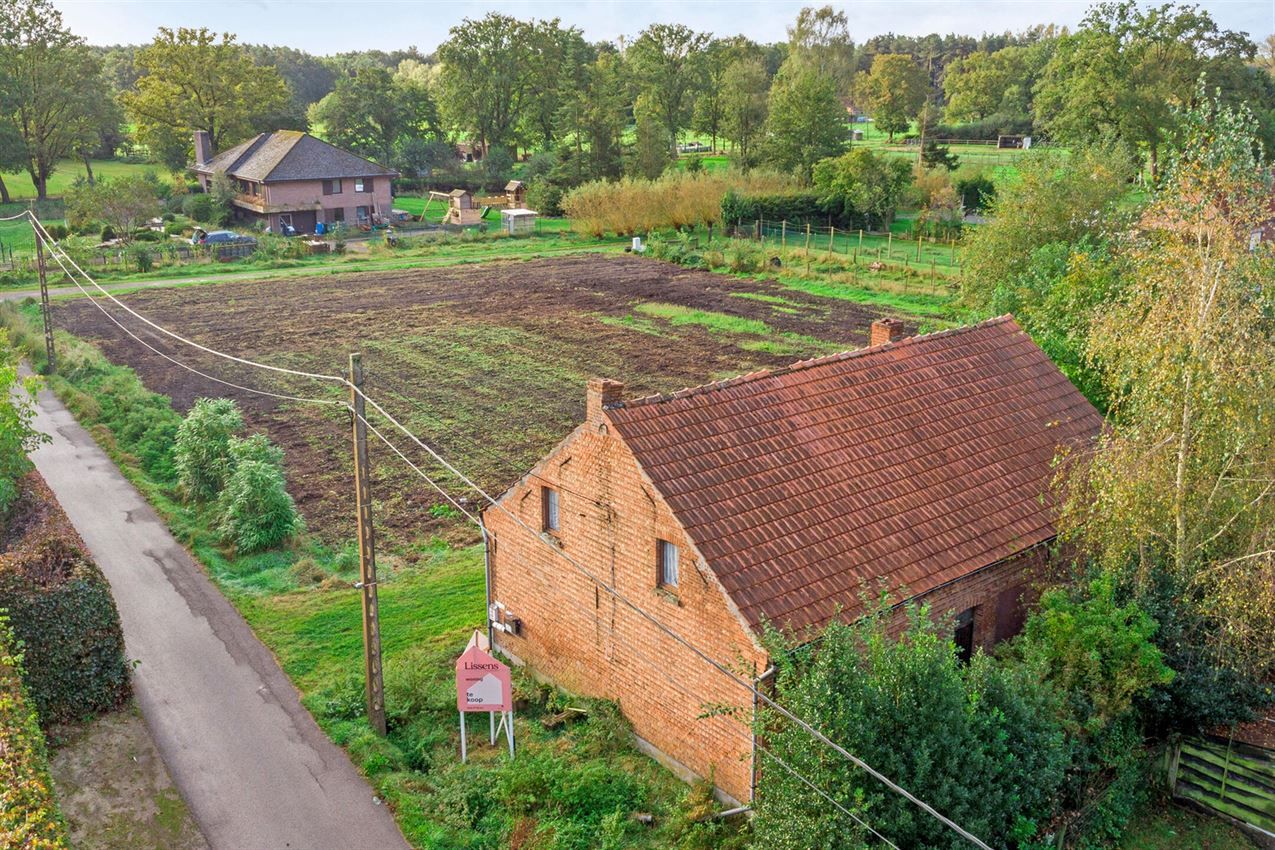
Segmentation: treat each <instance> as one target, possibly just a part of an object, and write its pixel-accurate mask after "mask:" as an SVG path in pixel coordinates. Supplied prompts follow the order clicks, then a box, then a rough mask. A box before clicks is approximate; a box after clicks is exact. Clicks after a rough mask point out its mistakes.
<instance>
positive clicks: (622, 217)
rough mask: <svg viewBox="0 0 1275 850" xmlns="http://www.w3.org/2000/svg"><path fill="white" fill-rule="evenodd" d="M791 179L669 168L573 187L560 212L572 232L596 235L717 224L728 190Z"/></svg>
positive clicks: (770, 187)
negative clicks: (571, 224)
mask: <svg viewBox="0 0 1275 850" xmlns="http://www.w3.org/2000/svg"><path fill="white" fill-rule="evenodd" d="M790 183H791V179H790V178H787V177H778V176H776V175H768V174H764V173H761V172H752V173H750V174H748V175H738V174H684V173H679V172H671V173H669V174H665V175H664V176H663V177H659V178H657V179H655V180H644V179H640V178H639V179H634V178H625V179H624V180H620V181H618V182H608V181H604V180H595V181H593V182H592V183H585V184H584V185H583V186H579V187H577V188H575V189H572V190H571V192H569V193H568V194H567V196H566V197H565V198H564V199H563V201H562V208H563V211H564V212H566V214H567V215H569V216H570V217H571V218H572V219H573V220H574V225H575V227H576V229H577V230H580V231H583V232H585V233H590V234H592V235H594V236H601V235H603V234H604V233H617V234H620V235H622V236H631V235H633V234H636V233H647V232H650V231H652V230H660V229H666V228H670V227H671V228H678V229H681V228H687V227H694V226H696V225H711V224H716V223H717V222H718V221H720V220H721V219H722V197H723V196H724V195H725V194H726V192H727V190H728V189H731V188H735V189H736V190H737V191H758V192H760V191H775V190H777V189H779V188H782V187H784V186H787V185H789V184H790Z"/></svg>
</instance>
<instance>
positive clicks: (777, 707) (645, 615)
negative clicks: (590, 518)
mask: <svg viewBox="0 0 1275 850" xmlns="http://www.w3.org/2000/svg"><path fill="white" fill-rule="evenodd" d="M31 218H32V221H33V222H34V223H35V224H36V225H37V226H38V227H39V228H40V230H41V231H42V232H44V233H45V235H46V237H47V231H45V230H44V227H43V225H41V224H40V223H39V220H38V219H36V218H35V217H34V215H33V216H32V217H31ZM50 241H51V240H50ZM50 253H53V252H52V250H51V252H50ZM63 253H65V251H63ZM67 260H68V262H70V263H71V265H72V266H74V267H75V268H76V269H77V270H78V271H79V272H80V274H82V275H83V276H84V277H85V279H87V280H88V281H89V282H90V283H92V284H93V285H94V286H95V287H96V288H97V289H98V290H99V291H100V292H102V293H103V294H105V295H106V296H107V297H108V298H110V299H111V300H112V301H114V302H115V303H116V304H118V305H119V306H121V307H123V308H124V309H125V310H127V311H128V312H129V313H130V314H132V315H134V316H136V317H137V318H139V319H141V320H142V321H144V322H145V323H146V324H148V325H150V326H151V327H154V328H155V329H156V330H158V331H160V332H161V333H164V334H165V335H167V336H170V337H172V338H173V339H176V340H178V341H180V342H184V343H186V344H187V345H190V346H192V347H194V348H197V349H199V350H201V351H205V352H207V353H209V354H213V355H215V356H218V357H222V358H225V359H227V360H231V361H234V362H237V363H241V364H243V365H246V366H251V367H256V368H260V369H266V370H269V371H272V372H280V373H285V374H292V375H297V376H300V377H306V378H314V379H318V380H328V381H335V382H337V383H340V384H342V385H344V386H347V387H349V388H350V389H351V390H352V391H353V392H354V393H357V394H358V395H359V396H361V397H362V398H363V400H364V402H365V403H367V404H368V405H370V406H371V407H372V408H373V409H374V410H375V411H376V412H377V413H379V414H380V415H381V416H382V417H384V418H385V420H386V421H387V422H389V423H390V424H391V425H393V426H394V427H395V428H397V429H398V430H399V431H400V432H401V433H402V434H403V435H404V436H406V437H407V438H408V439H409V440H410V441H412V442H414V443H416V445H417V446H419V447H420V448H421V449H423V450H424V451H425V452H427V453H428V454H429V455H430V456H431V457H433V458H434V460H435V461H436V462H437V463H439V464H440V465H441V466H442V467H443V468H444V469H446V470H447V471H448V472H450V473H451V474H452V475H454V476H455V477H456V478H457V479H458V480H459V481H461V482H463V483H464V484H466V485H467V486H468V487H469V488H470V489H472V490H474V491H475V492H476V493H478V494H479V495H480V496H482V498H483V499H485V500H486V501H487V502H488V503H489V504H490V505H491V506H492V507H494V508H496V509H497V510H498V511H500V512H501V513H503V514H505V515H506V516H507V517H509V519H510V520H511V521H512V522H513V523H514V524H515V525H516V526H518V527H519V528H521V529H522V530H523V531H525V532H526V533H527V534H529V535H531V537H533V538H534V539H536V540H538V541H540V542H541V544H543V545H544V546H545V547H546V548H547V549H548V550H549V551H550V552H553V553H555V554H557V555H558V556H559V557H561V558H563V559H564V560H565V561H567V563H568V564H570V565H571V566H572V568H573V569H575V570H576V571H577V572H579V573H580V574H581V575H583V576H584V577H585V578H587V579H588V580H590V581H591V582H593V583H594V584H595V585H596V586H597V587H599V588H601V589H602V590H605V591H606V592H607V594H608V595H609V596H611V597H612V598H613V599H616V600H617V601H619V602H621V603H622V604H623V605H624V606H625V607H627V608H629V609H630V610H631V611H633V612H634V613H635V614H637V615H638V616H639V617H641V618H642V619H644V620H646V621H647V622H648V623H650V624H651V625H652V626H654V627H655V628H656V629H657V630H658V631H660V632H663V633H664V634H665V635H667V636H668V637H670V638H671V639H673V640H674V641H675V642H676V643H678V644H679V645H680V646H682V647H683V648H685V649H686V650H688V651H690V652H691V653H692V654H693V655H695V656H697V657H698V658H700V659H701V660H703V661H704V662H706V663H707V664H709V665H710V666H711V667H713V668H714V669H715V670H717V671H718V672H719V673H721V674H722V675H724V676H726V677H727V678H728V679H730V680H731V681H733V682H735V683H736V684H738V685H739V686H741V687H743V688H744V689H746V690H748V691H749V692H751V693H752V694H753V695H754V696H755V697H756V698H757V699H758V700H760V701H762V702H764V703H766V704H767V705H768V706H770V707H771V709H773V710H774V711H776V712H777V713H779V714H780V715H782V716H783V717H785V718H786V719H788V720H789V721H791V722H792V723H795V724H796V725H797V726H799V727H800V728H802V729H803V730H804V731H806V732H807V733H808V734H809V735H811V736H812V737H813V738H815V739H816V740H818V741H820V742H821V743H823V744H824V745H825V746H828V747H830V748H831V749H832V750H834V751H835V752H837V753H838V754H839V755H841V756H842V757H843V758H844V759H846V760H847V761H849V762H850V763H852V764H854V765H855V766H856V767H858V768H859V769H861V770H863V771H864V772H865V773H867V774H868V775H870V776H872V777H873V778H875V779H876V780H877V781H878V782H880V783H882V784H883V785H885V786H886V787H887V788H889V789H890V790H892V791H894V792H895V793H896V794H899V795H900V796H902V797H904V798H905V799H907V800H908V801H910V802H911V803H912V804H913V805H915V806H917V807H918V808H920V809H921V810H922V811H924V812H926V813H927V814H929V815H931V816H932V817H934V818H935V819H936V820H938V821H939V822H940V823H942V824H944V825H945V826H947V827H948V828H949V829H951V830H953V831H954V832H956V833H957V834H958V835H960V836H961V837H963V838H965V839H966V840H967V841H969V842H970V843H972V844H974V845H975V846H977V847H979V848H981V849H982V850H992V848H991V847H990V846H988V845H987V844H986V843H985V842H983V841H982V840H981V839H979V838H978V837H976V836H975V835H973V834H972V833H970V832H969V831H967V830H966V829H964V828H963V827H961V826H960V825H959V824H957V823H956V822H955V821H953V820H951V819H950V818H948V817H946V816H945V815H943V814H941V813H940V812H939V811H938V810H936V809H935V808H934V807H933V806H931V805H930V804H928V803H926V802H925V801H924V800H921V799H920V798H919V797H917V796H916V795H914V794H912V793H911V792H910V791H908V790H907V789H906V788H903V787H902V786H901V785H899V784H898V783H896V782H894V781H893V780H891V779H890V778H889V777H887V776H885V775H884V774H882V773H881V772H880V771H878V770H876V769H875V768H873V767H872V766H871V765H869V764H868V763H867V762H865V761H864V760H863V759H861V758H859V757H858V756H856V755H854V754H853V753H851V752H850V751H849V750H847V749H846V748H845V747H843V746H841V745H840V744H838V743H836V742H835V741H833V740H832V739H831V738H829V737H828V736H827V735H825V734H824V733H823V732H821V731H820V730H819V729H817V728H816V727H815V726H813V725H812V724H811V723H809V722H808V721H806V720H804V719H802V718H800V717H798V716H797V715H796V714H794V713H793V712H791V711H790V710H788V709H787V708H785V707H784V706H783V705H781V704H780V703H778V702H777V701H775V700H774V699H773V698H772V697H770V696H769V695H768V694H766V693H764V692H763V691H761V690H759V689H758V688H756V687H755V686H754V685H753V684H752V683H751V682H748V681H746V680H744V679H741V678H740V677H739V676H737V675H736V674H735V673H734V672H733V671H731V670H730V669H729V668H728V667H726V666H725V665H723V664H722V663H721V662H719V661H717V660H716V659H714V658H712V657H711V656H709V655H708V654H707V653H706V652H704V651H703V650H701V649H699V648H698V647H696V646H695V645H694V644H692V643H691V642H690V641H689V640H687V639H686V638H684V637H682V636H681V635H680V634H678V633H677V632H676V631H674V630H673V629H672V628H670V627H668V626H666V625H665V624H664V623H663V622H661V621H660V620H659V618H657V617H655V616H654V615H652V614H650V613H649V612H647V611H646V610H645V609H644V608H642V607H641V606H640V605H638V604H637V603H636V602H633V601H632V600H630V599H629V598H628V597H626V596H624V594H622V593H621V592H620V591H619V590H618V589H616V588H615V587H613V586H612V585H610V584H608V583H607V582H606V581H605V580H603V579H601V578H599V577H597V576H595V575H594V574H593V573H592V571H590V570H589V568H588V567H586V566H585V565H584V564H582V563H580V562H579V561H578V560H576V559H575V558H573V557H572V556H571V555H570V554H568V553H567V552H565V551H563V550H561V549H559V548H558V547H556V546H553V545H552V544H551V543H549V542H548V541H547V540H545V539H544V538H543V537H541V536H540V535H539V534H538V533H536V531H535V530H534V529H532V528H531V527H530V526H529V525H527V524H526V523H525V522H523V520H522V519H521V518H520V517H518V516H517V515H516V514H514V513H513V512H512V511H510V510H509V509H508V508H506V507H505V506H504V505H502V504H500V503H499V502H498V501H497V500H496V499H495V498H493V497H492V496H491V495H490V494H488V493H487V492H486V491H485V490H483V489H482V488H481V487H479V486H478V485H477V484H476V483H474V481H473V480H472V479H471V478H469V476H467V475H465V474H464V473H463V472H461V471H460V470H459V469H457V468H456V467H455V466H454V465H453V464H451V463H450V462H449V461H448V460H447V459H446V458H444V457H443V456H442V455H440V454H439V453H438V452H437V451H435V450H434V449H433V448H432V447H431V446H429V445H428V444H426V443H425V442H424V441H422V440H421V439H420V438H419V437H417V436H416V435H415V434H414V433H412V432H411V431H410V430H408V429H407V428H406V427H405V426H404V425H403V424H402V423H400V422H399V421H398V420H397V419H396V418H394V416H392V415H391V414H390V413H389V412H388V411H387V410H386V409H385V408H384V407H382V406H381V405H380V404H379V403H378V402H377V401H376V400H375V399H373V398H371V397H370V396H368V395H367V394H366V393H365V392H364V391H363V390H362V389H361V388H359V387H357V386H354V385H353V384H352V383H351V382H350V381H348V380H347V379H345V378H343V377H339V376H333V375H322V374H315V373H310V372H301V371H297V370H293V369H286V368H283V367H279V366H271V365H269V364H265V363H258V362H256V361H252V360H247V359H245V358H241V357H236V356H234V355H230V354H226V353H224V352H220V351H217V350H215V349H212V348H208V347H207V346H203V345H200V344H199V343H196V342H193V341H191V340H188V339H186V338H185V337H182V336H181V335H180V334H177V333H175V332H173V331H169V330H168V329H166V328H163V327H161V326H160V325H158V324H156V323H155V322H152V321H151V320H150V319H148V318H146V317H145V316H143V315H141V314H140V313H137V312H136V311H134V310H133V309H132V308H130V307H128V306H127V305H125V304H124V303H123V302H121V301H120V300H119V299H117V298H116V297H115V296H114V295H112V294H111V293H110V292H108V291H106V290H105V289H103V288H102V287H101V285H100V284H98V283H97V281H95V280H93V278H92V276H91V275H89V274H88V273H87V272H85V271H84V270H83V269H82V268H80V266H79V265H78V264H76V263H75V261H74V260H73V259H71V258H70V257H69V256H68V257H67ZM59 265H62V268H63V270H64V271H66V267H65V265H63V264H62V263H61V261H60V260H59ZM68 275H69V272H68ZM72 277H73V276H72ZM73 279H74V278H73ZM76 285H77V287H79V284H78V283H77V284H76ZM79 288H80V289H81V291H83V287H79ZM85 294H86V295H87V294H88V293H87V292H86V293H85ZM99 307H100V305H99ZM103 312H104V313H105V310H103ZM105 314H106V315H107V316H108V317H109V316H110V314H109V313H105ZM111 318H112V320H114V317H111ZM116 324H119V322H116ZM120 327H121V328H123V325H120ZM125 330H126V331H127V329H125ZM129 333H130V335H131V336H134V338H135V339H136V338H137V337H136V335H134V334H132V333H131V332H129ZM139 341H140V339H139ZM143 344H145V343H143ZM147 347H148V348H151V346H149V345H147ZM151 350H153V351H154V350H155V349H153V348H152V349H151ZM156 353H160V352H158V351H156ZM161 356H165V357H167V356H166V355H161ZM167 359H170V360H171V358H167ZM174 362H175V361H174ZM183 368H188V367H184V366H183ZM190 371H192V372H195V371H196V370H194V369H191V370H190ZM196 373H197V374H202V373H198V372H196ZM204 377H210V376H204ZM213 380H217V379H213ZM219 382H220V383H224V384H227V385H230V384H229V382H225V381H219ZM231 386H233V385H231ZM243 389H247V388H243ZM247 391H249V392H254V390H251V389H247ZM255 392H262V391H255ZM263 394H267V395H269V393H263ZM297 400H304V399H297ZM324 403H328V402H324ZM364 421H365V422H366V419H365V420H364ZM382 439H384V438H383V437H382ZM386 443H387V445H390V446H391V448H394V449H395V451H396V453H398V454H399V456H400V457H401V458H403V459H404V460H407V458H406V457H405V456H404V455H403V454H402V453H401V452H398V450H397V449H396V448H395V447H394V446H393V445H392V444H390V443H389V442H388V440H387V441H386ZM409 464H410V462H409ZM413 467H414V468H415V466H414V465H413ZM417 472H418V474H421V475H422V476H423V477H426V479H427V480H429V479H428V477H427V476H424V473H423V472H421V471H420V470H419V469H417ZM431 483H433V482H432V481H431ZM434 486H435V489H438V490H439V491H440V492H443V491H442V489H441V488H439V487H438V486H437V485H434ZM444 495H445V496H446V495H447V494H446V493H444ZM448 498H449V501H452V500H451V499H450V497H448ZM453 504H454V505H455V504H457V503H456V502H454V501H453ZM464 513H465V514H466V516H468V517H470V519H471V521H474V522H476V523H477V524H478V525H479V527H480V528H482V527H483V526H482V523H481V521H480V520H477V519H475V518H474V517H473V515H472V514H470V513H469V512H468V511H464Z"/></svg>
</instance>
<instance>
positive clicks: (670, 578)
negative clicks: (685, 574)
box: [655, 540, 678, 587]
mask: <svg viewBox="0 0 1275 850" xmlns="http://www.w3.org/2000/svg"><path fill="white" fill-rule="evenodd" d="M655 559H656V567H657V570H658V572H657V575H658V581H659V585H660V587H677V566H678V551H677V546H675V545H674V544H672V543H670V542H668V541H667V540H657V541H655Z"/></svg>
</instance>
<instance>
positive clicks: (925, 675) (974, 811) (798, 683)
mask: <svg viewBox="0 0 1275 850" xmlns="http://www.w3.org/2000/svg"><path fill="white" fill-rule="evenodd" d="M910 616H911V626H910V628H909V629H908V630H907V632H906V633H905V634H904V635H903V637H902V638H900V639H897V640H896V639H894V638H892V637H890V636H889V633H888V630H887V622H886V620H887V618H886V617H885V616H880V615H878V616H870V617H868V618H866V619H865V620H864V621H862V622H861V623H860V624H859V625H858V626H855V627H851V626H845V625H842V624H840V623H835V622H834V623H833V624H832V625H830V626H828V628H827V629H826V630H825V631H824V633H823V636H822V638H821V640H820V641H819V643H818V645H817V647H815V648H813V649H805V650H798V651H797V652H796V653H794V654H790V652H789V649H788V648H787V647H784V646H782V644H781V645H777V646H776V651H774V652H772V657H773V658H775V659H776V666H777V678H776V686H777V688H778V693H779V698H780V700H781V702H783V703H784V704H786V705H787V707H788V708H789V709H791V710H792V711H793V712H794V713H795V714H797V715H798V716H806V717H814V716H817V717H820V718H821V719H822V727H823V730H824V731H825V733H827V734H828V735H829V736H830V737H831V738H833V739H834V740H837V741H838V742H840V743H842V744H843V745H844V746H846V747H847V748H848V749H849V750H851V751H852V752H855V753H857V754H858V755H860V756H861V757H862V758H863V759H864V760H865V761H867V762H868V763H869V764H871V765H873V766H874V767H876V768H877V769H878V770H880V771H882V772H883V773H885V774H886V775H888V776H890V777H892V778H893V779H895V780H896V781H898V782H899V783H900V784H902V785H903V786H905V787H907V788H908V789H909V790H911V791H912V792H913V793H915V794H917V795H918V796H920V797H921V798H923V799H925V800H926V801H927V802H929V803H930V804H932V805H933V806H935V807H936V808H937V809H938V810H939V811H942V812H943V813H944V814H946V815H948V816H949V817H951V818H952V819H953V820H955V821H957V822H958V823H960V824H961V825H962V826H965V827H966V828H968V829H970V830H971V831H972V832H974V833H975V834H977V835H979V836H981V837H982V838H984V839H988V840H990V841H991V843H992V844H994V845H996V846H1004V845H1006V844H1008V843H1009V839H1010V838H1011V836H1020V837H1029V836H1030V835H1031V834H1033V833H1034V832H1035V831H1036V825H1035V824H1036V823H1038V822H1041V821H1042V820H1044V819H1047V818H1048V817H1049V816H1050V815H1051V814H1052V806H1053V802H1054V800H1055V797H1056V793H1057V789H1058V787H1059V786H1060V785H1061V783H1062V781H1063V778H1064V774H1065V769H1066V767H1067V763H1068V759H1067V750H1066V748H1065V747H1064V746H1063V729H1062V726H1061V724H1060V722H1059V720H1058V715H1057V710H1056V707H1055V703H1056V696H1055V694H1054V693H1053V692H1052V691H1051V690H1050V689H1049V688H1048V687H1047V686H1046V685H1044V684H1042V683H1041V681H1040V680H1039V679H1038V678H1036V677H1035V676H1034V675H1032V674H1031V672H1030V671H1028V670H1025V669H1015V668H1009V667H1005V666H1003V665H1001V664H999V663H998V662H996V661H995V660H994V659H991V658H988V657H987V656H982V655H980V656H976V658H975V659H974V661H973V663H972V664H970V665H968V666H965V665H962V664H961V663H960V662H959V661H958V660H957V658H956V654H955V651H954V646H953V644H952V642H951V640H950V639H948V638H946V637H942V638H941V637H940V636H939V634H938V632H937V630H936V628H935V626H934V624H933V622H932V621H931V619H930V616H929V611H928V610H927V609H924V608H921V609H916V608H913V609H910ZM771 640H772V642H773V641H776V640H778V639H777V637H776V636H774V635H772V636H771ZM758 726H759V729H758V731H759V732H762V733H763V734H764V735H765V736H766V738H767V739H768V740H769V741H770V746H769V747H768V749H770V750H773V751H775V752H776V754H778V755H779V757H780V758H783V759H784V761H785V762H787V763H789V764H790V765H792V766H793V768H794V769H795V770H797V771H799V772H800V773H802V774H803V775H804V776H806V777H807V778H809V779H810V780H811V781H813V782H814V783H815V784H817V785H819V786H820V787H822V788H823V789H825V790H826V791H827V792H828V793H829V794H831V795H832V796H833V797H835V798H836V799H838V800H841V801H844V802H845V804H846V806H847V808H849V809H850V810H851V811H855V810H856V809H858V810H859V811H860V812H863V811H865V810H866V811H867V812H869V814H868V819H869V820H870V821H871V822H872V823H873V824H874V825H875V826H877V827H878V828H879V829H881V830H882V831H883V832H884V833H885V834H887V835H889V836H890V839H891V840H892V841H894V842H895V843H897V844H898V845H899V846H900V847H931V848H939V847H949V846H950V847H958V846H965V845H964V844H963V843H960V841H961V839H959V838H958V837H956V836H955V835H953V834H952V833H950V832H949V831H948V830H947V828H946V827H944V826H943V825H942V824H940V823H938V822H937V821H935V820H933V819H931V818H927V817H924V816H921V815H919V814H918V813H917V811H916V809H915V808H914V807H913V806H912V805H911V803H909V802H908V801H907V800H905V799H903V798H901V797H898V796H896V795H894V794H890V793H888V792H884V791H883V790H882V789H881V787H880V785H878V784H877V783H875V782H874V781H873V780H871V779H868V778H866V777H865V776H863V775H862V774H861V773H860V772H859V771H856V770H853V769H851V766H850V765H848V764H846V762H844V761H843V760H841V758H840V757H838V756H837V755H836V754H835V753H831V752H830V751H829V750H828V749H827V748H825V747H823V746H822V745H820V744H818V743H817V742H815V741H813V740H812V739H811V737H810V736H809V735H808V734H807V733H806V732H805V731H803V730H801V729H799V728H796V727H794V726H793V725H792V724H789V723H785V722H784V721H783V720H782V719H781V718H779V717H776V716H775V715H774V714H773V713H772V712H763V713H762V716H761V717H760V718H759V721H758ZM763 764H766V769H763V770H762V773H761V787H760V791H759V794H758V806H757V819H756V821H755V826H756V833H755V837H756V840H757V843H758V845H759V846H766V847H769V848H773V850H788V848H791V850H805V848H808V847H814V846H820V847H824V846H826V847H834V846H857V845H855V844H854V843H853V841H848V840H846V839H845V837H844V836H847V835H848V836H858V835H861V833H860V832H859V828H858V826H857V825H856V824H855V823H854V822H852V821H851V820H850V819H848V818H845V817H843V816H841V815H840V814H838V813H835V812H830V811H829V810H828V807H827V806H826V805H824V802H823V800H822V799H820V798H817V797H815V796H813V795H811V794H810V792H809V789H808V788H807V787H806V785H805V784H803V783H802V782H801V781H800V780H798V779H796V778H794V777H793V776H792V775H791V774H789V773H788V772H786V771H783V770H782V769H778V768H776V769H773V770H772V769H769V768H770V767H772V765H769V764H768V763H767V762H763ZM955 776H959V777H960V781H959V782H954V781H953V777H955ZM865 837H866V836H865Z"/></svg>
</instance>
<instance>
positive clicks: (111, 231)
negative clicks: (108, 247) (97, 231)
mask: <svg viewBox="0 0 1275 850" xmlns="http://www.w3.org/2000/svg"><path fill="white" fill-rule="evenodd" d="M114 238H116V237H115V228H114V227H111V226H110V225H109V224H108V225H105V226H104V227H103V228H102V233H101V239H102V241H103V242H110V241H111V240H112V239H114Z"/></svg>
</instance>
